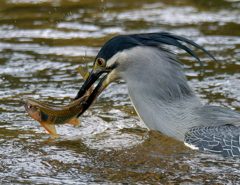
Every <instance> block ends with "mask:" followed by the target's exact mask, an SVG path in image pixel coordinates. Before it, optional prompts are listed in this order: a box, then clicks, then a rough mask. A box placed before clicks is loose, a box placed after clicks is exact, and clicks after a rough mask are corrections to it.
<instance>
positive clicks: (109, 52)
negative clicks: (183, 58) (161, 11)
mask: <svg viewBox="0 0 240 185" xmlns="http://www.w3.org/2000/svg"><path fill="white" fill-rule="evenodd" d="M179 41H182V42H185V43H187V44H190V45H192V46H195V47H197V48H199V49H200V50H202V51H203V52H205V53H206V54H208V55H209V56H210V57H212V58H213V59H214V60H215V61H217V60H216V59H215V58H214V57H213V55H211V54H210V53H209V52H208V51H206V50H205V49H204V48H203V47H201V46H199V45H198V44H196V43H195V42H193V41H191V40H188V39H186V38H184V37H180V36H176V35H172V34H170V33H147V34H133V35H119V36H116V37H113V38H112V39H110V40H109V41H108V42H106V43H105V44H104V46H103V47H102V48H101V50H100V51H99V53H98V55H97V57H96V58H104V59H105V60H106V61H107V60H109V59H110V58H111V57H112V56H114V55H115V54H116V53H118V52H121V51H123V50H127V49H131V48H133V47H135V46H152V47H158V48H164V47H163V44H167V45H172V46H176V47H179V48H181V49H183V50H185V51H186V52H187V53H188V54H190V55H192V56H193V57H195V58H196V59H197V60H198V62H199V63H200V65H201V66H202V68H203V69H204V67H203V63H202V61H201V60H200V59H199V57H198V56H197V55H196V54H195V53H194V52H193V51H192V50H191V49H190V48H188V47H187V46H185V45H183V44H181V42H179Z"/></svg>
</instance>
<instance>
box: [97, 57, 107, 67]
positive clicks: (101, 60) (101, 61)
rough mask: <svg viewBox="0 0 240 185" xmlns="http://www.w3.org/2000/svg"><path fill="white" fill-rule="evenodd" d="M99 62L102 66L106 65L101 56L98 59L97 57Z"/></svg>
mask: <svg viewBox="0 0 240 185" xmlns="http://www.w3.org/2000/svg"><path fill="white" fill-rule="evenodd" d="M97 63H98V65H99V66H101V67H104V65H105V62H104V60H103V59H101V58H98V59H97Z"/></svg>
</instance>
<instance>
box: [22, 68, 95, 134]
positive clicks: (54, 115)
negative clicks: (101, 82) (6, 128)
mask: <svg viewBox="0 0 240 185" xmlns="http://www.w3.org/2000/svg"><path fill="white" fill-rule="evenodd" d="M78 72H79V73H80V75H81V76H82V77H83V79H84V80H86V79H87V78H88V76H89V72H88V67H87V66H85V67H83V66H79V67H78ZM92 90H93V86H92V87H91V88H90V89H89V91H87V92H86V94H85V95H83V96H82V97H81V98H79V99H77V100H75V101H73V102H72V103H70V104H69V105H66V106H54V105H51V104H46V103H43V102H40V101H37V100H35V99H31V98H22V102H23V105H24V108H25V110H26V112H27V113H28V115H29V116H30V117H31V118H33V119H34V120H37V121H38V122H39V123H40V124H41V125H42V126H43V127H44V128H45V129H46V131H47V132H48V133H49V134H51V135H52V136H53V137H55V138H58V135H57V131H56V127H55V125H59V124H65V123H69V124H72V125H74V126H79V125H80V121H79V120H78V119H77V117H78V115H79V114H80V113H81V112H82V110H83V104H84V102H85V101H86V100H87V99H88V97H89V95H90V94H91V92H92Z"/></svg>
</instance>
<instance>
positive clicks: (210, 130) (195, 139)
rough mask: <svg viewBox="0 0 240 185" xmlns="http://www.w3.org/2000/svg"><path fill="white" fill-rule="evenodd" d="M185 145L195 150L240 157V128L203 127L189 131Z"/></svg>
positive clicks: (231, 126)
mask: <svg viewBox="0 0 240 185" xmlns="http://www.w3.org/2000/svg"><path fill="white" fill-rule="evenodd" d="M184 143H185V144H186V145H187V146H189V147H191V148H194V149H199V150H205V151H209V152H213V153H217V154H222V155H226V156H231V157H240V126H233V125H223V126H202V127H193V128H191V129H190V130H188V131H187V133H186V134H185V138H184Z"/></svg>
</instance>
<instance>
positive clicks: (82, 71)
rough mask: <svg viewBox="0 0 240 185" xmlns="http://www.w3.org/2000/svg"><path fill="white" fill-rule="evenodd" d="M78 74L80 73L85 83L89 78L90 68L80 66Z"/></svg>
mask: <svg viewBox="0 0 240 185" xmlns="http://www.w3.org/2000/svg"><path fill="white" fill-rule="evenodd" d="M78 72H79V73H80V75H81V76H82V77H83V79H84V81H85V80H86V79H87V78H88V76H89V72H88V67H87V66H85V67H83V66H78Z"/></svg>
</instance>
